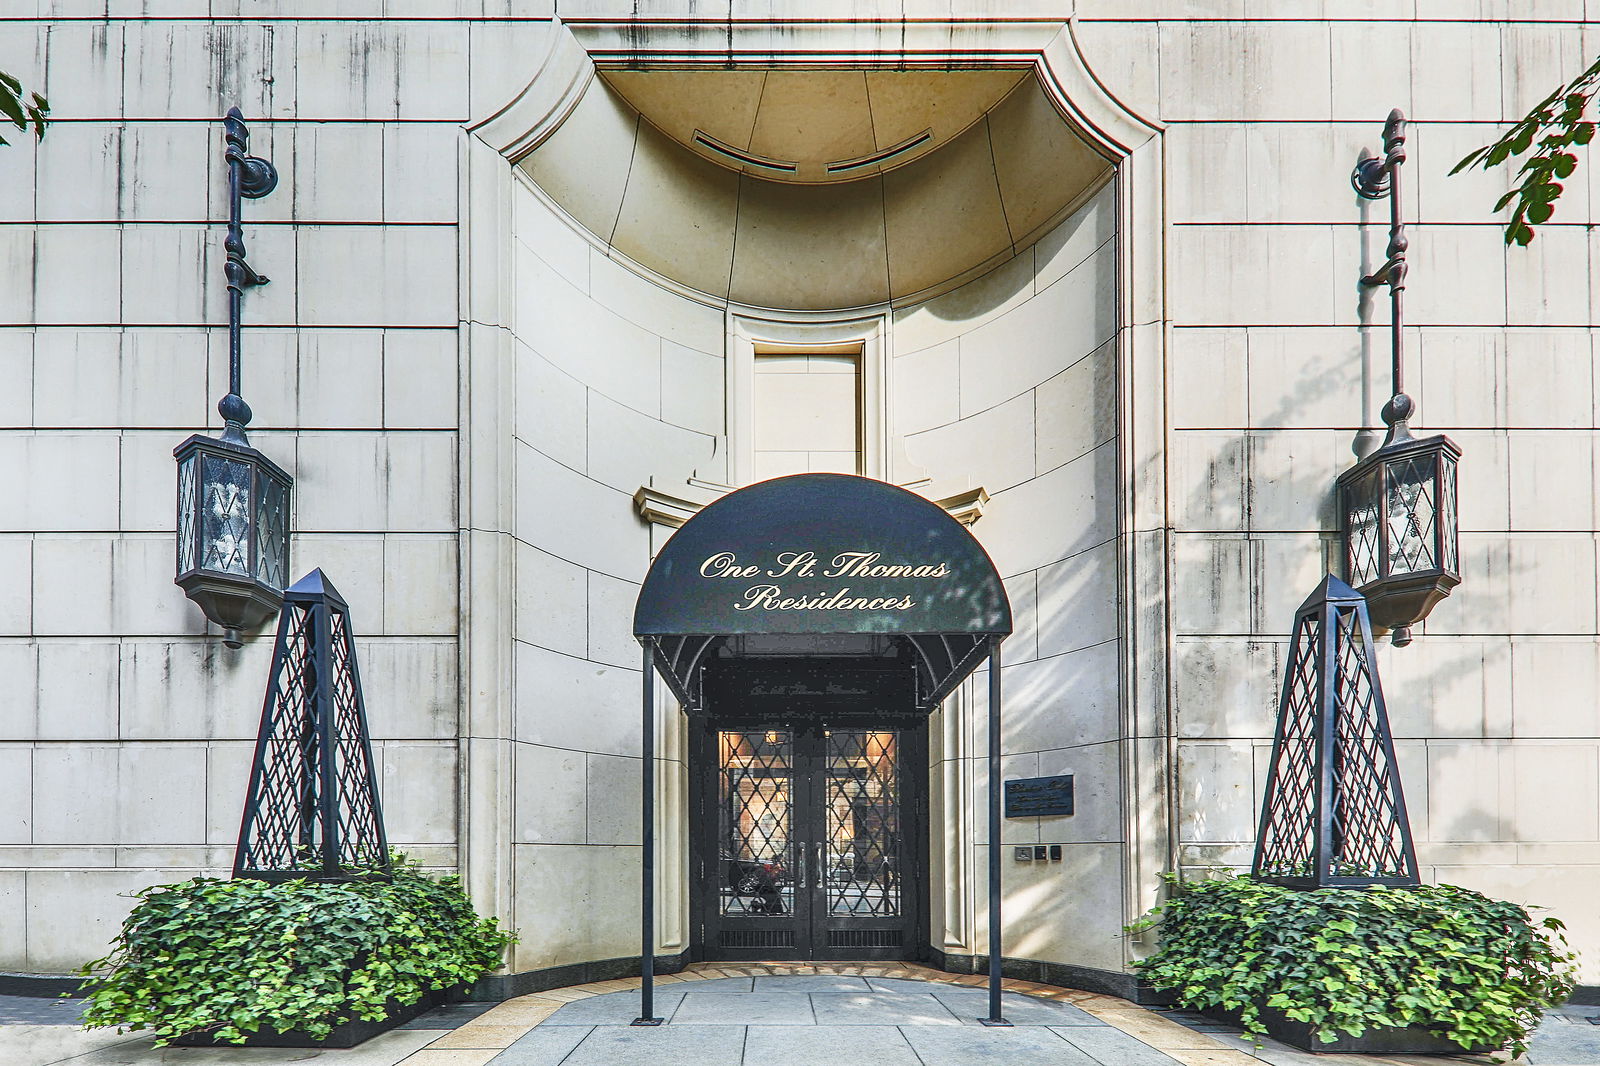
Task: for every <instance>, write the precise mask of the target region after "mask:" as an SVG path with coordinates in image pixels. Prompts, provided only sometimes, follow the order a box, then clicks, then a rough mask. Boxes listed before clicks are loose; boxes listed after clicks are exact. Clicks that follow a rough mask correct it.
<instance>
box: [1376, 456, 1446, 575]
mask: <svg viewBox="0 0 1600 1066" xmlns="http://www.w3.org/2000/svg"><path fill="white" fill-rule="evenodd" d="M1385 465H1386V466H1387V467H1388V472H1389V477H1388V485H1387V486H1386V487H1385V490H1384V497H1385V500H1384V504H1385V509H1386V511H1387V515H1386V524H1387V527H1388V528H1387V532H1388V536H1389V568H1388V571H1389V575H1391V576H1392V575H1399V574H1412V573H1416V572H1417V571H1419V570H1433V569H1435V568H1437V567H1438V565H1439V561H1438V554H1437V544H1436V542H1437V540H1438V528H1437V527H1438V522H1437V519H1438V514H1439V508H1438V499H1437V496H1438V479H1437V477H1436V476H1435V475H1436V472H1437V464H1436V462H1435V456H1434V454H1433V453H1431V452H1425V453H1423V454H1421V455H1408V456H1405V457H1403V458H1400V459H1396V460H1394V461H1391V462H1388V463H1386V464H1385Z"/></svg>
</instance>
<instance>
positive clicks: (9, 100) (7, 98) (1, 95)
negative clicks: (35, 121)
mask: <svg viewBox="0 0 1600 1066" xmlns="http://www.w3.org/2000/svg"><path fill="white" fill-rule="evenodd" d="M0 115H4V116H5V117H6V118H8V119H10V120H11V124H12V125H13V126H15V127H17V129H19V130H26V129H27V128H28V116H27V113H26V112H24V111H23V110H22V102H21V101H20V100H18V99H17V97H16V95H15V94H13V93H10V92H0Z"/></svg>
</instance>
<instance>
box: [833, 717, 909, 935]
mask: <svg viewBox="0 0 1600 1066" xmlns="http://www.w3.org/2000/svg"><path fill="white" fill-rule="evenodd" d="M823 740H824V758H825V765H824V767H823V773H824V775H825V784H824V788H823V797H824V799H823V802H824V804H825V809H824V812H823V815H824V819H825V830H824V832H825V834H826V835H825V838H824V839H825V841H826V845H827V847H826V856H827V858H826V863H825V864H824V871H825V877H824V878H823V879H822V880H823V884H822V888H823V890H824V893H825V897H826V898H825V901H824V913H826V914H828V915H830V916H836V915H859V916H869V915H870V916H873V917H898V916H899V915H900V882H899V878H898V877H897V876H896V870H895V867H896V865H897V864H898V863H899V861H900V781H899V774H898V772H897V766H896V757H897V749H898V747H899V744H898V737H897V736H896V734H895V733H892V732H886V731H869V730H863V729H830V730H827V731H826V735H825V736H824V738H823Z"/></svg>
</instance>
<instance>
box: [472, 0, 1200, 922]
mask: <svg viewBox="0 0 1600 1066" xmlns="http://www.w3.org/2000/svg"><path fill="white" fill-rule="evenodd" d="M774 41H777V42H779V44H778V46H776V47H775V46H774V44H773V42H774ZM775 64H778V65H784V66H788V67H807V66H814V67H818V68H827V67H832V68H838V67H867V68H872V67H889V68H895V69H918V68H924V69H952V68H953V69H960V68H963V67H975V66H990V67H995V66H1016V67H1027V68H1032V69H1034V70H1035V71H1036V73H1037V75H1038V80H1039V83H1040V85H1041V86H1042V87H1043V89H1044V91H1045V93H1046V94H1047V96H1048V97H1049V99H1050V100H1051V102H1052V103H1053V105H1054V106H1055V108H1056V109H1057V110H1058V112H1059V113H1060V115H1061V116H1062V118H1063V121H1064V122H1065V123H1066V124H1067V125H1068V126H1070V127H1071V128H1072V129H1073V130H1074V132H1075V133H1077V135H1078V136H1080V137H1081V138H1082V139H1083V140H1084V141H1085V142H1086V143H1088V144H1090V145H1091V146H1093V147H1094V149H1095V150H1096V151H1098V152H1099V153H1100V154H1101V155H1103V156H1104V157H1105V158H1106V159H1107V160H1109V161H1110V162H1112V163H1113V164H1114V165H1115V176H1114V177H1113V179H1112V180H1113V183H1114V184H1115V186H1116V199H1117V216H1118V219H1117V233H1118V235H1119V239H1118V242H1117V253H1116V258H1117V292H1116V302H1117V322H1118V325H1117V422H1118V441H1119V453H1118V482H1119V484H1120V486H1121V493H1120V497H1119V500H1118V534H1117V545H1118V562H1119V579H1118V580H1119V589H1118V603H1119V608H1118V610H1119V616H1120V617H1119V636H1120V643H1121V648H1122V653H1121V661H1120V664H1119V672H1120V677H1119V687H1120V690H1121V692H1122V701H1121V702H1122V720H1123V731H1122V740H1121V744H1120V747H1121V759H1120V761H1121V768H1122V791H1123V808H1124V812H1125V813H1124V834H1125V835H1124V840H1125V841H1126V850H1125V860H1124V869H1123V875H1124V876H1123V893H1124V911H1125V915H1126V917H1127V920H1128V921H1132V920H1133V919H1134V918H1136V917H1137V916H1138V915H1139V914H1141V913H1143V912H1145V911H1147V910H1148V909H1149V908H1150V907H1151V906H1153V905H1154V904H1155V903H1156V902H1157V901H1158V897H1159V893H1160V890H1161V881H1160V876H1159V875H1160V874H1161V873H1162V872H1164V871H1166V870H1172V869H1175V868H1176V860H1177V841H1176V828H1175V826H1176V819H1175V814H1174V811H1175V803H1176V797H1175V795H1174V793H1173V789H1172V785H1171V770H1172V767H1173V765H1174V764H1175V754H1174V751H1173V728H1172V721H1171V716H1172V698H1171V684H1170V679H1169V670H1170V663H1171V655H1172V629H1171V622H1170V618H1169V613H1168V609H1167V602H1168V592H1169V589H1170V587H1171V556H1170V551H1169V546H1168V540H1169V538H1168V536H1167V529H1168V521H1167V517H1166V505H1167V504H1166V500H1167V492H1166V421H1167V416H1166V390H1167V369H1166V359H1167V327H1166V322H1167V317H1168V316H1167V312H1166V295H1165V269H1166V268H1165V262H1164V244H1165V240H1164V229H1165V203H1164V191H1163V174H1164V162H1163V152H1162V149H1163V143H1162V141H1163V138H1162V133H1163V130H1164V127H1163V125H1162V124H1161V123H1160V122H1159V120H1158V119H1156V118H1151V117H1147V116H1144V115H1141V114H1139V113H1137V112H1136V111H1134V110H1133V109H1131V108H1130V107H1129V106H1128V105H1127V104H1126V103H1124V101H1123V100H1121V99H1120V98H1119V97H1118V96H1117V95H1116V94H1115V93H1114V92H1113V91H1112V90H1111V89H1110V88H1109V87H1108V86H1107V84H1106V83H1105V81H1104V80H1103V79H1102V78H1100V77H1099V76H1098V75H1097V74H1096V73H1095V71H1094V70H1093V68H1092V67H1091V65H1090V63H1089V62H1088V60H1087V58H1086V57H1085V56H1084V54H1083V51H1082V49H1081V48H1080V46H1079V43H1078V40H1077V36H1076V33H1075V29H1074V23H1073V21H1072V20H1066V21H1063V20H1059V19H1057V20H1048V21H1046V20H1040V21H1027V20H1014V19H1013V20H1005V21H996V22H992V23H991V22H985V21H983V20H972V21H968V22H954V21H943V22H940V21H933V20H930V21H922V22H903V23H900V22H873V23H839V22H781V21H771V22H764V21H748V22H729V21H728V20H726V19H723V20H720V21H718V20H715V19H700V20H692V19H681V20H672V19H661V20H656V21H651V22H649V23H643V24H641V23H629V22H626V21H617V20H610V19H603V18H583V17H575V18H570V19H562V20H558V21H555V22H553V23H552V24H551V33H550V37H549V39H548V41H547V45H546V48H545V50H544V52H543V54H542V55H541V56H540V57H539V60H538V64H537V67H536V70H535V73H534V76H533V77H532V78H531V79H530V81H529V82H528V84H527V85H526V86H525V87H524V88H523V89H522V91H521V92H519V93H518V94H517V95H516V96H515V97H514V98H513V99H511V100H510V101H508V102H507V103H506V104H505V105H504V106H502V107H500V108H499V109H497V110H495V111H494V112H493V113H491V114H489V115H487V116H485V117H483V118H481V119H478V120H475V121H473V122H471V123H470V124H469V125H468V126H467V131H468V133H469V134H471V137H470V138H469V141H470V142H472V143H469V145H468V147H467V153H468V171H469V178H468V180H469V183H481V184H471V185H469V187H470V188H474V189H481V190H483V191H484V192H485V193H486V192H487V191H488V190H489V189H490V188H493V189H497V190H499V192H498V194H497V195H495V196H490V195H471V196H468V197H467V201H466V203H465V204H464V211H463V218H464V220H465V221H464V229H465V234H464V242H463V248H464V254H465V258H466V261H467V263H468V266H467V267H466V268H465V270H466V271H467V272H468V274H469V275H470V284H468V285H467V287H466V289H465V295H464V311H463V317H464V319H465V320H466V321H467V322H470V323H471V324H473V325H474V326H482V327H484V328H483V329H482V330H481V331H477V330H475V331H474V333H473V334H472V335H471V337H470V339H469V340H468V341H467V342H466V344H465V345H464V348H465V351H464V355H463V360H464V361H463V375H462V382H463V384H462V390H463V399H462V403H463V411H464V412H465V411H467V410H469V409H470V410H472V412H473V415H472V418H471V420H470V425H471V426H472V430H471V435H470V438H469V439H468V440H464V441H463V443H462V447H461V449H460V463H461V467H462V471H461V484H463V485H464V486H465V485H473V484H485V483H487V479H486V477H485V475H484V473H483V472H482V471H477V472H474V470H473V469H472V468H473V466H474V465H475V464H476V463H479V462H482V463H485V464H486V465H501V464H504V463H506V462H507V460H506V457H505V455H504V449H505V447H506V446H507V442H508V441H509V439H510V429H509V426H510V423H509V420H507V418H506V416H505V414H504V403H505V399H504V394H503V389H504V387H505V383H506V382H508V381H509V370H507V369H506V367H507V364H508V361H509V356H508V354H507V352H508V347H509V342H508V340H507V339H506V332H505V330H504V329H503V328H500V327H502V326H503V324H504V323H506V322H507V321H508V320H509V312H508V305H509V284H508V282H507V278H508V271H507V268H506V265H505V263H504V252H503V242H504V241H505V240H506V239H507V236H506V235H507V233H508V230H507V229H506V210H507V208H506V202H505V201H506V193H505V190H506V189H507V188H508V187H509V185H510V183H511V181H512V180H513V179H512V177H511V174H512V168H511V166H510V164H513V163H515V162H517V161H519V160H521V159H523V158H524V157H526V156H527V155H528V154H529V153H531V152H532V151H534V149H536V148H537V147H538V146H539V145H540V144H541V143H542V142H543V141H544V140H545V139H547V138H548V137H549V136H550V135H551V134H552V133H554V132H555V130H556V129H557V128H559V127H560V126H561V124H562V123H563V122H564V121H565V120H566V119H567V118H568V116H569V115H570V114H571V113H572V112H573V110H574V109H575V108H576V107H577V105H578V102H579V100H580V99H581V98H582V97H583V94H584V92H585V91H586V90H587V89H588V88H589V85H590V83H591V82H592V81H593V80H594V78H595V77H596V72H597V70H598V69H599V68H601V67H604V66H607V65H612V66H630V65H635V66H636V65H658V66H663V67H705V68H712V67H714V68H724V69H725V68H729V67H737V66H740V65H765V66H771V65H775ZM473 144H476V145H477V147H476V148H474V147H473ZM485 155H486V156H487V157H488V158H487V160H485V159H484V158H483V157H484V156H485ZM495 157H498V160H496V159H495ZM475 159H476V160H477V162H474V160H475ZM485 164H488V165H485ZM496 164H497V165H496ZM480 248H487V249H488V251H487V252H480V251H478V250H477V249H480ZM629 265H630V268H633V269H638V268H637V267H636V266H634V265H633V264H629ZM639 272H640V273H641V274H644V275H645V276H647V277H649V278H650V279H651V280H652V281H654V282H656V283H658V284H659V283H662V282H666V283H667V284H668V287H675V286H673V285H672V281H671V279H667V278H663V277H662V276H661V275H659V274H657V273H655V272H653V271H649V270H648V269H644V270H640V271H639ZM684 295H691V296H692V295H693V294H690V293H684ZM497 390H500V391H497ZM475 391H476V392H477V393H478V394H479V395H480V396H481V397H482V398H483V402H482V403H474V402H473V399H474V392H475ZM479 411H482V414H481V415H480V414H479ZM465 417H466V416H465V414H464V415H463V418H464V419H465ZM463 424H464V425H466V424H469V423H468V422H464V423H463ZM485 454H487V455H488V458H486V459H485V458H478V459H474V458H473V456H474V455H478V456H483V455H485ZM500 484H501V486H502V487H501V488H500V490H499V491H498V492H497V493H464V494H463V495H464V499H463V501H462V511H463V517H462V521H463V523H464V526H463V528H467V529H472V530H475V531H490V530H503V529H506V528H509V526H508V525H507V524H506V522H507V521H508V519H507V517H506V516H507V515H508V514H509V513H510V512H511V511H512V510H514V504H515V501H514V499H512V498H510V497H509V496H508V494H507V490H506V488H505V487H504V486H505V479H501V481H500ZM482 536H483V537H484V538H487V537H489V536H490V535H489V534H488V533H484V534H482ZM508 551H509V548H508V547H507V546H505V545H503V544H493V545H492V546H491V542H490V541H489V540H488V539H485V540H484V542H483V544H482V545H477V546H475V545H470V544H469V545H464V547H463V554H464V556H466V558H465V560H464V569H466V571H467V572H468V574H469V575H471V576H470V577H469V581H471V582H472V583H473V584H474V585H475V586H477V587H486V586H489V585H492V584H494V583H495V582H497V581H498V575H499V574H500V573H502V572H504V569H505V568H506V567H508V566H509V557H508V554H507V553H508ZM479 614H480V612H476V611H471V610H467V609H464V610H463V622H462V625H463V642H464V644H465V646H466V647H465V655H464V663H463V666H464V668H463V670H462V677H461V686H462V691H463V698H464V702H465V705H466V707H467V718H468V719H469V724H468V728H471V726H470V722H476V721H479V720H484V721H485V722H486V723H487V722H488V721H504V720H505V718H506V716H507V715H508V713H509V712H508V710H507V708H506V707H505V706H502V704H503V703H508V702H509V700H508V698H507V697H505V696H503V695H501V693H504V692H509V686H507V685H505V684H504V680H503V679H505V678H508V677H509V663H508V662H506V661H505V659H506V656H505V653H504V651H503V649H502V647H501V643H503V641H502V640H501V638H504V640H509V638H510V621H509V608H508V606H507V605H505V604H496V605H494V606H493V607H492V608H490V609H489V610H485V611H483V612H481V614H482V615H483V617H479ZM497 678H498V679H501V680H499V681H497V680H496V679H497ZM480 679H486V680H480ZM472 735H480V736H481V735H495V734H491V733H483V732H476V731H475V732H474V733H473V734H472ZM497 758H498V757H497V756H494V755H491V754H487V753H486V754H485V755H483V756H482V757H481V758H478V759H474V760H469V765H468V769H467V771H466V772H465V776H466V777H467V779H468V780H467V781H466V782H465V783H464V785H463V790H464V793H476V794H478V795H481V796H484V797H491V796H493V797H498V799H497V802H498V803H500V804H505V803H508V802H509V801H510V795H509V775H508V774H507V773H506V771H505V767H504V765H503V763H501V762H497V761H496V760H497ZM475 775H478V776H481V777H482V779H483V781H482V783H481V784H480V783H478V782H475V781H474V780H472V779H473V777H474V776H475ZM486 821H492V819H489V820H486ZM469 824H470V823H469ZM501 835H503V830H502V829H499V828H496V827H494V826H492V825H487V826H483V827H478V826H476V825H474V826H473V828H472V829H471V831H470V832H469V836H468V839H466V840H465V841H464V842H463V844H464V848H463V851H464V859H463V866H464V867H469V869H468V870H467V876H468V880H469V882H470V887H471V889H472V891H473V894H474V897H475V898H478V899H480V900H483V901H484V902H485V903H486V904H487V905H489V906H491V907H492V908H494V909H495V910H496V911H498V912H500V913H508V906H507V903H506V900H507V898H508V893H509V871H508V870H507V869H506V868H505V864H504V862H503V860H501V859H500V858H499V857H498V856H499V855H500V854H503V853H504V847H505V841H503V840H502V839H500V836H501ZM1131 949H1132V946H1131V945H1130V948H1129V950H1131Z"/></svg>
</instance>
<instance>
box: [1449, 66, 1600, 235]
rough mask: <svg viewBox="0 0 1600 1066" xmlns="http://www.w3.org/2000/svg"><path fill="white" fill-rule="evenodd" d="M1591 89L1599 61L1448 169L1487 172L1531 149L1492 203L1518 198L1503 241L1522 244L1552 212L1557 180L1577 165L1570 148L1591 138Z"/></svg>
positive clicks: (1599, 73)
mask: <svg viewBox="0 0 1600 1066" xmlns="http://www.w3.org/2000/svg"><path fill="white" fill-rule="evenodd" d="M1596 92H1600V59H1596V60H1595V61H1594V63H1592V64H1591V65H1590V66H1589V69H1588V70H1585V71H1584V72H1583V73H1582V74H1579V75H1578V76H1577V77H1576V78H1573V79H1572V80H1571V81H1569V82H1568V83H1567V84H1565V85H1561V86H1557V87H1556V90H1555V91H1554V92H1552V93H1551V94H1550V95H1549V96H1547V97H1545V98H1544V99H1543V100H1541V101H1540V102H1539V103H1538V104H1535V105H1534V108H1533V110H1531V111H1529V112H1528V113H1527V114H1526V115H1524V116H1523V117H1522V118H1520V119H1518V120H1517V121H1516V122H1514V123H1512V125H1511V126H1510V127H1509V128H1507V129H1506V131H1505V132H1504V133H1502V134H1501V135H1500V138H1499V139H1498V140H1496V141H1494V142H1493V143H1491V144H1486V145H1484V146H1483V147H1481V148H1475V149H1473V150H1472V151H1471V152H1468V153H1467V155H1466V157H1465V158H1464V159H1462V160H1461V162H1459V163H1457V164H1456V165H1455V167H1454V168H1453V169H1452V170H1451V171H1450V173H1452V174H1455V173H1458V172H1459V171H1462V170H1465V169H1467V168H1468V167H1474V166H1475V167H1481V168H1482V169H1484V170H1489V169H1491V168H1493V167H1497V166H1500V165H1501V164H1502V163H1506V162H1508V161H1510V160H1512V159H1517V158H1520V157H1521V156H1524V155H1527V154H1528V153H1529V152H1530V151H1531V152H1532V153H1533V154H1532V155H1529V156H1528V158H1527V160H1526V161H1525V162H1524V163H1523V164H1522V167H1521V169H1520V170H1518V171H1517V174H1516V178H1515V179H1514V180H1515V181H1516V184H1515V185H1514V186H1512V188H1511V191H1510V192H1508V193H1506V194H1505V195H1504V196H1502V197H1500V200H1499V202H1498V203H1496V204H1495V205H1494V209H1495V210H1496V211H1500V210H1503V209H1504V208H1505V206H1506V205H1507V204H1509V203H1511V201H1513V200H1515V201H1516V202H1517V206H1516V208H1515V209H1514V210H1513V211H1512V212H1511V221H1510V222H1508V223H1506V243H1507V244H1518V245H1521V246H1523V247H1527V244H1528V242H1529V241H1531V240H1533V227H1535V226H1538V225H1542V224H1544V223H1545V222H1548V221H1549V220H1550V216H1551V215H1553V214H1555V210H1556V200H1557V199H1559V198H1560V196H1561V193H1562V189H1563V186H1562V184H1561V183H1562V182H1563V181H1565V180H1566V179H1567V178H1570V177H1571V176H1572V173H1573V171H1575V170H1577V168H1578V157H1577V155H1575V154H1574V153H1573V152H1572V151H1571V149H1572V148H1573V147H1575V146H1579V145H1586V144H1588V143H1589V142H1590V141H1592V140H1594V129H1595V124H1594V123H1593V122H1592V121H1590V120H1589V118H1588V117H1587V116H1586V112H1587V111H1588V108H1589V101H1590V100H1591V99H1593V97H1594V95H1595V93H1596Z"/></svg>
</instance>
